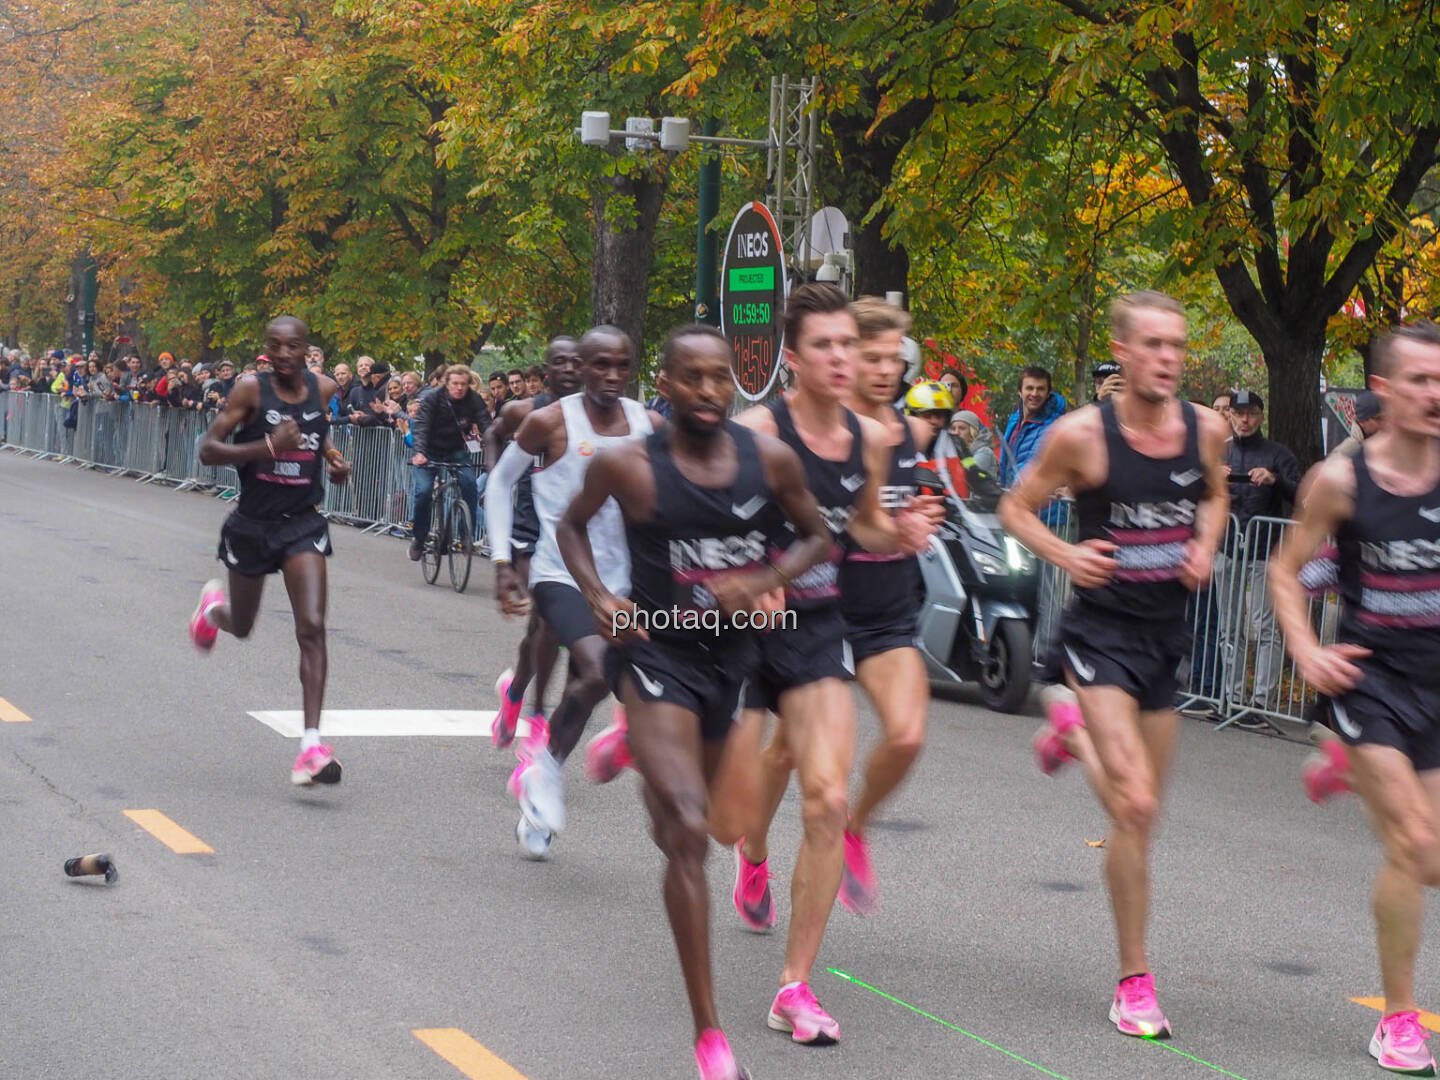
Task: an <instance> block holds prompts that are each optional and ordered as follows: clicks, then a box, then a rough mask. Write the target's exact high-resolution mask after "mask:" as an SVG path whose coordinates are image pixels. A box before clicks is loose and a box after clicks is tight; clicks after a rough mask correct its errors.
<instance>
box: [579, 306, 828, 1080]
mask: <svg viewBox="0 0 1440 1080" xmlns="http://www.w3.org/2000/svg"><path fill="white" fill-rule="evenodd" d="M730 364H731V353H730V347H729V345H728V344H727V343H726V341H725V338H724V337H723V336H722V335H721V334H720V333H719V332H718V331H717V330H715V329H713V328H712V327H708V326H687V327H684V328H682V329H680V330H677V331H675V332H674V333H673V334H671V335H670V339H669V340H668V341H667V342H666V343H665V348H664V353H663V358H662V360H661V369H660V384H661V386H662V387H663V388H664V392H665V395H666V398H667V399H668V401H669V403H670V408H671V419H672V421H673V422H672V423H671V424H670V425H668V426H667V427H664V428H661V429H660V430H659V431H657V432H656V433H655V434H653V435H651V436H650V437H649V438H648V439H646V440H645V441H644V442H643V443H641V442H632V443H627V444H626V445H624V446H621V447H619V448H617V449H614V450H607V451H605V452H604V453H602V454H600V455H599V456H598V457H597V458H596V460H595V465H594V467H593V468H591V469H590V471H589V472H588V473H586V474H585V488H584V491H583V492H582V493H581V495H580V497H579V498H577V499H576V500H575V501H574V502H573V503H571V505H570V509H569V510H568V511H566V514H565V516H564V518H562V519H561V522H560V527H559V540H560V550H561V552H562V553H563V554H564V556H565V563H566V565H567V566H568V567H569V568H570V570H571V572H572V573H573V574H574V576H575V580H576V581H577V582H578V583H579V585H580V589H581V592H583V593H584V595H585V597H586V599H587V601H588V602H589V604H590V609H591V611H592V612H593V613H594V616H595V619H596V621H597V622H598V623H599V624H600V625H601V627H602V628H604V629H606V630H607V631H608V630H611V629H612V628H618V629H620V630H622V631H623V632H621V633H618V634H616V635H615V636H617V637H619V638H620V639H621V641H622V642H623V644H622V645H621V646H620V648H618V649H612V650H610V652H609V654H608V656H607V674H608V675H609V676H610V681H611V685H612V686H613V687H614V688H615V692H616V694H617V695H619V697H620V699H621V701H622V702H623V703H624V704H625V707H626V711H627V712H628V713H629V715H630V717H631V727H630V740H631V748H632V751H633V753H634V755H635V759H636V766H637V768H638V769H639V771H640V775H641V776H642V777H643V778H644V781H645V804H646V806H647V807H648V809H649V811H650V820H651V823H652V826H653V829H654V836H655V842H656V844H657V845H659V847H660V849H661V850H662V851H663V852H664V853H665V858H666V870H665V886H664V895H665V906H666V910H667V913H668V915H669V918H670V926H671V929H672V930H673V931H674V933H675V944H676V949H677V951H678V952H679V954H680V968H681V971H682V972H683V973H684V976H685V987H686V991H687V993H688V994H689V996H690V1009H691V1012H692V1013H693V1014H694V1019H695V1062H696V1064H697V1065H698V1066H699V1069H700V1076H701V1080H736V1078H737V1077H741V1076H746V1075H748V1074H746V1073H745V1072H744V1070H742V1069H739V1068H738V1067H737V1066H736V1064H735V1058H734V1056H733V1054H732V1053H731V1051H730V1045H729V1043H728V1041H727V1040H726V1038H725V1036H724V1034H723V1033H722V1032H721V1030H720V1019H719V1015H718V1013H717V1011H716V1008H715V993H714V987H713V982H712V979H711V973H710V929H709V923H710V916H709V901H708V895H709V893H708V889H707V887H706V883H705V857H706V849H707V847H708V846H709V837H708V835H707V830H708V824H707V819H708V813H709V805H708V804H709V801H710V795H711V792H712V791H713V790H715V789H716V788H718V787H721V786H724V787H725V794H724V796H723V797H725V798H728V799H731V800H741V801H751V800H753V799H754V798H755V797H756V796H757V795H758V791H757V785H756V781H757V779H758V777H757V776H756V773H755V770H754V769H753V768H752V769H746V768H744V767H743V765H744V763H742V762H737V760H736V759H735V758H734V757H733V756H731V757H729V758H727V757H726V753H725V749H726V740H727V738H728V736H729V734H730V730H731V725H732V724H733V722H734V720H735V717H736V716H737V715H738V713H739V711H740V705H741V694H742V693H743V689H744V684H745V680H746V678H747V677H748V675H749V674H750V672H751V671H753V669H754V667H755V666H756V664H757V663H758V661H759V651H758V643H757V641H756V635H755V634H754V633H753V632H752V630H751V629H750V624H751V622H752V621H756V622H759V623H760V624H761V625H760V628H761V629H766V628H769V627H770V626H771V620H772V619H773V618H775V617H777V616H778V617H783V616H784V612H783V611H782V610H780V609H781V607H782V604H781V587H782V586H783V585H784V583H785V582H787V581H790V580H793V579H794V578H796V577H798V576H800V575H801V574H803V573H804V572H805V571H806V570H809V569H810V568H811V567H812V566H814V565H815V564H816V563H818V562H819V561H820V560H822V559H824V558H825V557H826V556H827V555H828V554H829V551H830V547H831V539H830V534H829V531H828V530H827V529H826V528H825V524H824V522H823V520H822V519H821V517H820V513H819V509H818V507H817V506H816V504H815V499H814V497H813V496H811V495H810V493H809V492H808V491H806V490H805V475H804V472H803V471H802V470H801V467H800V461H799V458H797V457H796V456H795V453H794V451H792V450H791V449H790V448H789V447H787V446H785V445H784V444H783V443H781V442H779V441H778V440H775V439H770V438H766V437H765V436H763V435H756V434H754V433H752V432H751V431H749V430H747V429H746V428H742V427H741V426H740V425H738V424H736V423H734V422H732V421H728V420H726V419H725V415H726V413H727V411H728V410H729V406H730V402H731V400H732V399H733V397H734V393H735V385H734V379H733V377H732V375H731V373H730ZM612 497H613V498H614V499H615V501H616V502H618V504H619V506H620V509H621V511H622V513H623V514H624V518H625V523H626V536H627V539H628V542H629V549H630V565H631V577H632V579H633V584H632V598H631V599H630V600H623V599H621V598H619V597H617V596H615V595H614V594H613V593H611V592H610V590H609V589H607V588H606V586H605V584H604V583H603V582H602V581H601V578H600V575H599V573H598V572H597V570H596V568H595V557H594V554H593V552H592V551H591V548H590V543H589V538H588V535H587V532H586V528H587V525H588V524H589V522H590V520H591V519H592V518H593V517H594V516H595V514H597V513H598V512H599V511H600V509H601V507H602V505H604V504H605V503H606V502H607V500H609V499H611V498H612ZM662 500H663V507H664V509H663V512H662V511H661V504H662ZM777 504H778V506H777ZM782 510H783V513H784V514H785V516H786V518H788V520H789V521H790V522H791V523H792V524H793V527H794V528H795V531H796V533H797V534H798V535H799V537H800V538H801V539H800V542H798V543H797V544H795V545H794V547H792V548H791V549H790V551H789V552H787V553H786V554H785V555H784V556H783V557H781V558H780V559H778V560H777V561H776V562H775V564H774V565H771V564H769V563H767V562H766V539H767V534H768V532H769V531H771V530H773V527H774V525H776V524H778V523H779V520H780V517H779V515H780V513H781V511H782ZM762 595H763V596H764V597H765V598H764V599H762ZM717 607H718V608H720V609H721V612H723V613H724V615H725V616H727V618H726V620H725V621H726V624H727V625H726V626H725V627H723V628H722V627H721V625H720V618H719V615H720V612H717V611H715V609H716V608H717ZM766 608H768V609H769V610H768V611H767V610H764V609H766ZM652 615H656V616H657V617H656V618H654V619H651V618H650V616H652ZM702 615H706V616H713V617H714V623H713V626H712V627H700V626H699V622H700V619H701V617H702ZM731 615H734V616H735V626H734V627H731V626H730V625H729V623H730V619H729V618H728V617H729V616H731ZM752 616H753V619H752ZM685 618H688V619H690V620H691V622H690V623H689V624H688V625H689V626H690V627H691V628H690V629H681V628H680V627H678V626H676V625H675V624H676V623H678V622H680V621H682V619H685ZM662 620H663V621H662ZM637 628H638V629H637ZM647 628H648V633H647V632H646V630H647ZM773 632H775V633H780V632H784V631H783V629H776V630H774V631H773ZM717 839H719V840H720V842H721V843H725V842H727V840H728V841H729V842H731V843H733V842H734V840H735V839H737V837H734V836H728V837H727V836H724V835H721V836H719V837H717Z"/></svg>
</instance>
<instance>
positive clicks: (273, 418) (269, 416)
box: [265, 409, 285, 427]
mask: <svg viewBox="0 0 1440 1080" xmlns="http://www.w3.org/2000/svg"><path fill="white" fill-rule="evenodd" d="M284 419H285V417H283V416H281V415H280V414H279V413H278V412H276V411H275V410H274V409H271V410H270V411H269V412H267V413H266V414H265V423H267V424H269V425H270V426H271V427H275V426H276V425H277V424H279V423H280V422H281V421H282V420H284Z"/></svg>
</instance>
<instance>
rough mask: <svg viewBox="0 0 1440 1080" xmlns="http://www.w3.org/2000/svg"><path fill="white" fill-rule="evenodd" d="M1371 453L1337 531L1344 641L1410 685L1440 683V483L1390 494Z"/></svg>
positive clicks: (1358, 466) (1360, 465)
mask: <svg viewBox="0 0 1440 1080" xmlns="http://www.w3.org/2000/svg"><path fill="white" fill-rule="evenodd" d="M1365 450H1366V448H1365V447H1363V446H1362V447H1361V448H1360V452H1359V453H1358V454H1356V455H1355V457H1354V459H1353V460H1354V462H1355V512H1354V514H1353V515H1352V516H1351V519H1350V520H1349V521H1347V522H1345V523H1344V524H1343V525H1342V526H1341V527H1340V528H1339V529H1338V530H1336V537H1335V541H1336V547H1337V548H1338V549H1339V562H1340V592H1341V595H1343V596H1344V597H1345V609H1344V615H1343V616H1342V618H1341V620H1340V633H1339V640H1340V641H1343V642H1348V643H1352V644H1356V645H1363V646H1365V647H1366V648H1368V649H1371V650H1373V651H1374V655H1375V660H1376V661H1378V662H1379V663H1382V664H1384V665H1385V666H1386V667H1388V668H1390V669H1391V670H1393V671H1396V672H1398V673H1400V674H1401V675H1403V676H1407V677H1408V678H1410V679H1411V680H1413V681H1415V682H1418V683H1423V684H1425V685H1427V686H1434V685H1436V684H1437V683H1440V665H1437V664H1436V663H1435V658H1436V655H1437V652H1440V485H1436V487H1435V488H1434V489H1433V490H1432V491H1429V492H1427V493H1426V494H1424V495H1392V494H1391V493H1390V492H1388V491H1386V490H1385V489H1384V488H1382V487H1381V486H1380V485H1379V484H1377V483H1376V482H1375V478H1374V477H1373V476H1372V475H1371V474H1370V466H1369V463H1368V462H1367V461H1366V456H1365Z"/></svg>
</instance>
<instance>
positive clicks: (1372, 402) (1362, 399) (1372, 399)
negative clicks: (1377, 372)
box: [1355, 390, 1380, 423]
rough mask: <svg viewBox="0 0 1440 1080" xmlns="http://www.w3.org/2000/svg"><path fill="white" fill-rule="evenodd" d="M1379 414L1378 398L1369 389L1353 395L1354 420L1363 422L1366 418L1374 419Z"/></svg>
mask: <svg viewBox="0 0 1440 1080" xmlns="http://www.w3.org/2000/svg"><path fill="white" fill-rule="evenodd" d="M1379 415H1380V399H1379V398H1378V397H1376V396H1375V394H1374V392H1372V391H1370V390H1362V391H1360V393H1358V394H1356V395H1355V421H1356V423H1364V422H1365V421H1366V420H1374V419H1375V418H1376V417H1378V416H1379Z"/></svg>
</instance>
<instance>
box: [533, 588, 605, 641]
mask: <svg viewBox="0 0 1440 1080" xmlns="http://www.w3.org/2000/svg"><path fill="white" fill-rule="evenodd" d="M530 596H531V597H532V598H533V599H534V601H535V610H536V612H538V613H539V615H540V618H542V619H544V620H545V621H546V622H547V623H549V624H550V629H551V630H554V631H555V638H556V640H558V641H559V642H560V644H561V645H564V646H565V648H567V649H568V648H570V647H571V646H572V645H574V644H575V642H577V641H579V640H580V639H581V638H587V637H596V636H598V635H600V630H599V629H598V628H597V627H596V625H595V616H594V615H592V614H590V605H589V604H587V603H585V597H583V596H581V595H580V590H579V589H577V588H575V586H574V585H566V584H565V583H564V582H563V581H542V582H540V583H539V584H538V585H532V586H531V587H530ZM605 629H606V630H607V631H608V630H609V629H610V628H609V627H608V626H607V627H606V628H605Z"/></svg>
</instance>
